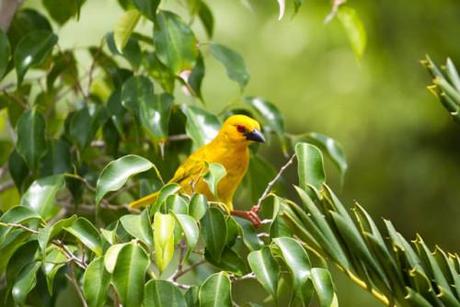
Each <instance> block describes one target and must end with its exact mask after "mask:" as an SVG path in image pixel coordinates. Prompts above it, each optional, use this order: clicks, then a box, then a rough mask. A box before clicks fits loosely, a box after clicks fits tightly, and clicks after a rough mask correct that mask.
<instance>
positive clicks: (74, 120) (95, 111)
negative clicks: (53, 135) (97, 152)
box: [67, 103, 106, 150]
mask: <svg viewBox="0 0 460 307" xmlns="http://www.w3.org/2000/svg"><path fill="white" fill-rule="evenodd" d="M105 119H106V114H105V112H104V109H103V108H101V106H100V105H97V104H94V103H86V104H85V105H84V106H83V108H81V109H80V110H78V111H76V112H73V113H71V115H69V117H67V121H68V127H67V130H68V131H67V134H68V136H69V138H70V140H71V141H72V142H73V143H75V144H76V145H77V146H78V148H79V149H80V150H83V149H85V148H86V147H87V146H88V145H89V144H90V143H91V141H92V140H93V138H94V136H95V134H96V132H97V130H98V129H99V127H100V126H101V125H102V123H103V122H104V121H105Z"/></svg>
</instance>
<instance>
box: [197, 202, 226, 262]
mask: <svg viewBox="0 0 460 307" xmlns="http://www.w3.org/2000/svg"><path fill="white" fill-rule="evenodd" d="M201 229H202V233H203V237H204V241H205V243H206V249H207V250H208V251H209V254H210V255H211V257H213V258H214V259H215V261H217V262H219V261H220V256H221V255H222V251H223V250H224V246H225V240H224V238H226V236H227V224H226V223H225V217H224V215H223V213H222V212H221V211H220V210H219V209H217V208H212V207H211V208H209V209H208V211H207V212H206V214H205V215H204V216H203V218H202V219H201Z"/></svg>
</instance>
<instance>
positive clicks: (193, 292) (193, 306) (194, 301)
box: [184, 286, 200, 307]
mask: <svg viewBox="0 0 460 307" xmlns="http://www.w3.org/2000/svg"><path fill="white" fill-rule="evenodd" d="M199 290H200V288H199V287H197V286H192V287H190V289H188V290H187V291H186V292H185V295H184V296H185V301H186V302H187V306H188V307H198V292H199Z"/></svg>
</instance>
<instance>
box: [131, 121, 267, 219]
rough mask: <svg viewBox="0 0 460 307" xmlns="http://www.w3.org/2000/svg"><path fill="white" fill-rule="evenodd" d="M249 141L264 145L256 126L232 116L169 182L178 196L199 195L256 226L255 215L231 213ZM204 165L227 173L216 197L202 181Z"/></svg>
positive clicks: (151, 197)
mask: <svg viewBox="0 0 460 307" xmlns="http://www.w3.org/2000/svg"><path fill="white" fill-rule="evenodd" d="M251 142H259V143H263V142H265V139H264V136H263V134H262V133H261V129H260V125H259V123H258V122H257V121H255V120H254V119H252V118H250V117H248V116H245V115H232V116H230V117H229V118H228V119H227V120H226V121H225V122H224V124H223V126H222V128H221V129H220V131H219V133H218V134H217V136H216V137H215V138H214V139H213V140H212V141H211V142H210V143H208V144H206V145H204V146H203V147H201V148H199V149H198V150H196V151H195V152H194V153H192V154H191V155H190V156H189V157H188V158H187V159H186V160H185V161H184V162H183V163H182V165H181V166H179V168H178V169H177V170H176V172H175V174H174V176H173V178H172V179H171V180H170V181H169V183H177V184H179V185H180V186H181V192H182V193H185V194H188V195H192V194H193V193H201V194H204V195H205V196H206V197H207V198H208V200H211V201H219V202H222V203H224V204H225V206H226V208H227V210H228V211H229V212H230V213H231V214H233V215H237V216H241V217H244V218H247V219H249V220H250V221H252V222H253V224H255V225H256V226H257V225H258V224H259V222H260V220H259V218H258V216H257V212H254V211H240V210H233V195H234V194H235V192H236V189H237V188H238V186H239V184H240V183H241V180H242V179H243V177H244V175H245V174H246V171H247V169H248V164H249V148H248V146H249V144H250V143H251ZM206 162H207V163H219V164H221V165H223V166H224V167H225V170H226V171H227V174H226V175H225V177H224V178H222V179H221V180H220V181H219V184H218V186H217V195H214V194H213V193H212V192H211V191H210V189H209V187H208V184H207V183H206V182H205V181H204V180H203V176H204V175H205V174H206V173H207V171H208V170H207V167H206ZM157 197H158V192H156V193H153V194H150V195H147V196H145V197H143V198H141V199H139V200H136V201H134V202H132V203H131V204H130V206H132V207H143V206H146V205H149V204H152V203H153V202H154V201H155V200H156V199H157Z"/></svg>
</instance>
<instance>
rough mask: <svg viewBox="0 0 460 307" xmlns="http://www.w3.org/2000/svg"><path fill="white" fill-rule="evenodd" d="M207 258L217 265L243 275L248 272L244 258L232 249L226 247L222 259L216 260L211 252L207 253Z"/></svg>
mask: <svg viewBox="0 0 460 307" xmlns="http://www.w3.org/2000/svg"><path fill="white" fill-rule="evenodd" d="M204 256H205V259H206V260H207V261H208V262H209V263H210V264H212V265H214V266H215V267H217V268H219V269H221V270H224V271H227V272H232V273H234V274H236V275H243V274H244V273H246V272H247V268H246V264H245V262H244V260H243V259H242V258H241V257H240V255H238V253H236V252H235V251H233V250H232V249H230V248H228V247H226V248H225V249H224V251H223V252H222V256H221V257H220V261H216V260H215V259H214V258H213V257H210V255H209V252H206V253H205V255H204Z"/></svg>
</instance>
